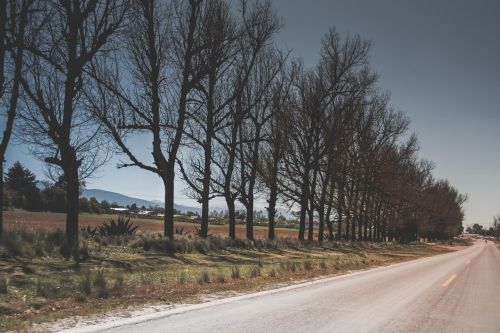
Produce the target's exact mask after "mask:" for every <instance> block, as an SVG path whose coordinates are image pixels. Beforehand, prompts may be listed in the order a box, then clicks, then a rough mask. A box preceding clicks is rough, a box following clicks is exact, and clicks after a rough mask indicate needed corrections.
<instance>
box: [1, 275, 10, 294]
mask: <svg viewBox="0 0 500 333" xmlns="http://www.w3.org/2000/svg"><path fill="white" fill-rule="evenodd" d="M8 287H9V278H7V276H5V275H0V294H7V291H8V290H7V289H8Z"/></svg>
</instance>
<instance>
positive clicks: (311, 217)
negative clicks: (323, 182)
mask: <svg viewBox="0 0 500 333" xmlns="http://www.w3.org/2000/svg"><path fill="white" fill-rule="evenodd" d="M317 177H318V168H317V167H314V171H313V179H312V183H311V185H310V190H309V202H310V204H309V230H308V234H307V240H308V241H313V240H314V197H315V196H316V179H317Z"/></svg>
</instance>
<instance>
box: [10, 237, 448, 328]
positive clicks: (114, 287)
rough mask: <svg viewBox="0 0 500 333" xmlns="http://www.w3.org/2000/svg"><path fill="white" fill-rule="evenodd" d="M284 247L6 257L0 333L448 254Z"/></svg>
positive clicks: (397, 248)
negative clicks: (81, 257)
mask: <svg viewBox="0 0 500 333" xmlns="http://www.w3.org/2000/svg"><path fill="white" fill-rule="evenodd" d="M283 244H285V243H283ZM283 244H281V245H280V246H279V247H276V248H260V249H259V248H251V249H245V250H242V249H241V248H231V247H228V248H225V249H222V250H218V251H215V252H206V253H199V252H196V251H195V252H190V253H174V254H161V253H151V252H148V251H144V250H143V249H142V248H135V247H131V246H128V245H117V244H115V243H108V244H107V245H105V243H104V244H103V243H99V242H96V241H93V240H89V241H88V243H87V246H88V254H89V257H88V259H86V260H84V261H74V260H73V259H70V260H66V259H64V258H63V257H61V256H59V255H56V254H46V255H45V256H42V257H23V256H22V255H20V256H16V257H11V256H5V255H4V256H3V257H0V274H1V275H2V276H4V277H6V279H7V280H8V286H7V293H6V294H0V330H1V331H3V330H7V329H16V330H21V329H27V330H28V331H29V330H30V329H32V327H31V326H30V325H31V324H32V323H37V322H43V321H51V320H54V319H58V318H64V317H68V316H73V315H90V314H96V313H103V312H107V311H109V310H112V309H113V310H115V309H120V308H124V307H128V306H131V305H141V304H146V303H163V304H165V303H177V302H196V301H197V300H198V297H200V295H206V294H211V293H218V292H227V291H237V292H251V291H255V290H260V289H263V288H271V287H273V286H276V285H277V284H283V283H293V281H297V280H305V279H310V278H312V277H317V276H329V275H336V274H342V273H344V272H346V271H350V270H356V269H366V268H369V267H372V266H378V265H385V264H390V263H395V262H401V261H406V260H411V259H415V258H419V257H422V256H429V255H434V254H439V253H445V252H448V251H449V249H446V248H443V247H439V246H435V245H428V244H411V245H400V244H351V243H324V244H322V245H320V244H317V243H315V244H303V245H301V244H300V243H293V242H290V243H287V244H289V245H283Z"/></svg>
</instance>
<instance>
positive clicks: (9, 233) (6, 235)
mask: <svg viewBox="0 0 500 333" xmlns="http://www.w3.org/2000/svg"><path fill="white" fill-rule="evenodd" d="M63 243H64V233H63V232H62V231H61V230H59V229H57V230H54V231H46V230H43V229H36V230H25V229H10V230H5V231H4V232H3V234H2V238H1V239H0V255H1V254H3V255H8V256H28V257H43V256H46V255H50V254H52V253H53V252H54V251H55V249H56V248H59V247H61V245H62V244H63Z"/></svg>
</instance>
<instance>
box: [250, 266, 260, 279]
mask: <svg viewBox="0 0 500 333" xmlns="http://www.w3.org/2000/svg"><path fill="white" fill-rule="evenodd" d="M260 275H261V270H260V266H253V267H252V268H251V269H250V277H253V278H256V277H258V276H260Z"/></svg>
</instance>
